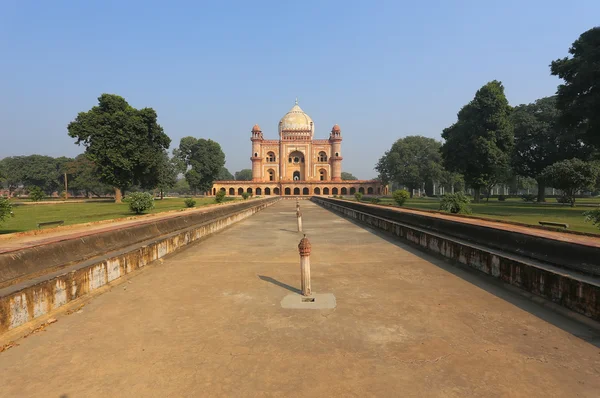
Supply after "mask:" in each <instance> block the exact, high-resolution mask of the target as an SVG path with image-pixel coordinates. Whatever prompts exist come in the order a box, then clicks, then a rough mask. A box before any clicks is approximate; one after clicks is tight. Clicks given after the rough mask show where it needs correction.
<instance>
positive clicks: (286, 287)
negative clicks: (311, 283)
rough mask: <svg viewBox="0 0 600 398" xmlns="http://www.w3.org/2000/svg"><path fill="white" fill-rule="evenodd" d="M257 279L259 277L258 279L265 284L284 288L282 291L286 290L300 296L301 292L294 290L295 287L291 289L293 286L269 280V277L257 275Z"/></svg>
mask: <svg viewBox="0 0 600 398" xmlns="http://www.w3.org/2000/svg"><path fill="white" fill-rule="evenodd" d="M258 277H259V278H260V279H262V280H263V281H265V282H269V283H272V284H274V285H277V286H279V287H282V288H284V289H287V290H289V291H290V292H293V293H298V294H301V293H302V292H301V291H300V289H296V288H295V287H293V286H290V285H286V284H285V283H283V282H279V281H278V280H277V279H273V278H271V277H270V276H264V275H259V276H258Z"/></svg>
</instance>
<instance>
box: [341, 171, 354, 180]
mask: <svg viewBox="0 0 600 398" xmlns="http://www.w3.org/2000/svg"><path fill="white" fill-rule="evenodd" d="M354 180H358V178H356V177H354V176H353V175H352V173H348V172H346V171H342V181H354Z"/></svg>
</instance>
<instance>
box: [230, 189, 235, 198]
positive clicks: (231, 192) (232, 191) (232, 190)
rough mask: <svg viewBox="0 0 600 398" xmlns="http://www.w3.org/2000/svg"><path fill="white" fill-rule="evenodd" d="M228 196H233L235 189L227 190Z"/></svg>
mask: <svg viewBox="0 0 600 398" xmlns="http://www.w3.org/2000/svg"><path fill="white" fill-rule="evenodd" d="M229 195H232V196H233V195H235V188H229Z"/></svg>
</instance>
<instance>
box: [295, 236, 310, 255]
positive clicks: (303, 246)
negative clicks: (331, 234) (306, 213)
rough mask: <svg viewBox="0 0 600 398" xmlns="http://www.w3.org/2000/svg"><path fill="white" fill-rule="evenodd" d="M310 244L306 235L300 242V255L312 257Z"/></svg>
mask: <svg viewBox="0 0 600 398" xmlns="http://www.w3.org/2000/svg"><path fill="white" fill-rule="evenodd" d="M310 249H311V246H310V242H309V241H308V238H307V237H306V234H304V238H302V239H301V240H300V243H299V244H298V251H299V252H300V255H301V256H302V255H304V256H307V255H310Z"/></svg>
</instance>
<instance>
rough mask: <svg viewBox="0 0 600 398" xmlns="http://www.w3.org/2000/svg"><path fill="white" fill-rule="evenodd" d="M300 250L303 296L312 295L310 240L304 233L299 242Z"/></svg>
mask: <svg viewBox="0 0 600 398" xmlns="http://www.w3.org/2000/svg"><path fill="white" fill-rule="evenodd" d="M298 250H299V251H300V284H301V288H302V295H303V296H310V295H311V289H310V242H309V241H308V238H307V237H306V234H304V238H302V239H301V240H300V243H299V244H298Z"/></svg>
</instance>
